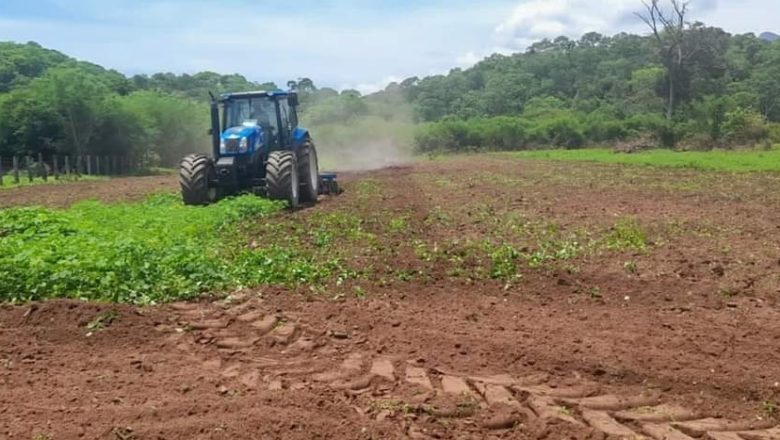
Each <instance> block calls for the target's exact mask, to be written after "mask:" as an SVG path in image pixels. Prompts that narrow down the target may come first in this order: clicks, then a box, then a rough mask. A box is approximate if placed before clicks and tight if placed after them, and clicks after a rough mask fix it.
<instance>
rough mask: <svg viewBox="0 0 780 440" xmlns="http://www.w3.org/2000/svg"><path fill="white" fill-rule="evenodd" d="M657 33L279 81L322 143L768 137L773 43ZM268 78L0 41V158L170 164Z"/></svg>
mask: <svg viewBox="0 0 780 440" xmlns="http://www.w3.org/2000/svg"><path fill="white" fill-rule="evenodd" d="M651 30H652V29H651ZM656 31H657V32H650V33H649V35H648V36H637V35H629V34H619V35H615V36H611V37H610V36H604V35H600V34H596V33H589V34H586V35H584V36H582V37H581V38H580V39H579V40H571V39H569V38H567V37H559V38H556V39H554V40H543V41H540V42H538V43H536V44H533V45H532V46H530V47H529V48H528V49H527V50H526V51H525V52H523V53H515V54H512V55H498V54H496V55H492V56H490V57H488V58H486V59H484V60H482V61H481V62H479V63H477V64H476V65H475V66H473V67H471V68H468V69H453V70H452V71H450V72H449V73H448V74H446V75H437V76H431V77H426V78H417V77H413V78H409V79H406V80H404V81H402V82H400V83H392V84H390V85H389V86H387V88H386V89H385V90H384V91H381V92H378V93H375V94H371V95H368V96H361V95H360V93H359V92H357V91H354V90H343V91H336V90H334V89H330V88H318V87H317V86H316V85H315V83H314V81H312V80H311V79H309V78H303V79H298V80H293V81H289V82H288V83H286V84H284V85H283V86H284V87H287V88H292V89H296V90H298V91H299V93H300V94H301V96H302V120H303V121H304V122H305V123H306V124H308V125H309V126H311V127H310V128H312V129H313V131H314V133H315V137H316V138H317V139H318V140H320V141H322V142H324V143H325V144H327V145H330V146H333V148H337V146H338V145H339V144H344V145H360V144H365V143H369V142H377V141H381V142H380V143H382V145H386V144H387V143H388V142H389V143H390V144H392V145H394V146H398V145H400V144H403V145H405V146H411V145H412V144H413V145H414V146H415V147H416V148H417V149H418V151H423V152H425V151H446V150H467V149H527V148H538V147H547V146H555V147H564V148H578V147H582V146H586V145H605V144H619V143H629V144H630V143H636V144H638V145H652V146H666V147H678V148H686V149H709V148H714V147H722V148H731V147H738V146H756V145H759V146H763V145H770V144H771V143H772V142H780V41H769V40H770V39H768V38H760V37H756V36H755V35H753V34H746V35H730V34H728V33H726V32H725V31H723V30H721V29H718V28H713V27H708V26H705V25H704V24H701V23H691V24H685V25H682V26H681V27H680V28H660V29H656ZM275 88H277V85H276V84H273V83H257V82H252V81H250V80H247V79H246V78H244V77H243V76H241V75H237V74H234V75H220V74H217V73H212V72H203V73H198V74H194V75H186V74H184V75H174V74H170V73H161V74H154V75H151V76H146V75H137V76H133V77H127V76H125V75H123V74H121V73H119V72H116V71H112V70H107V69H104V68H102V67H100V66H97V65H94V64H90V63H87V62H82V61H77V60H74V59H72V58H70V57H68V56H66V55H64V54H61V53H59V52H56V51H53V50H48V49H45V48H43V47H41V46H39V45H38V44H35V43H26V44H17V43H0V156H8V155H12V154H37V153H38V152H42V153H44V154H52V153H60V154H86V153H93V154H123V155H129V156H131V157H133V158H135V160H136V161H137V162H138V163H141V164H143V165H149V166H151V165H173V164H175V163H176V162H177V161H178V160H179V158H180V157H182V156H183V155H184V154H186V153H187V152H190V151H194V150H206V149H207V148H208V147H207V145H208V138H207V137H206V136H205V129H206V128H207V127H208V121H207V117H208V112H207V108H206V106H205V103H206V100H207V99H208V98H207V97H208V92H209V91H212V92H214V93H219V92H223V91H245V90H257V89H260V90H269V89H275Z"/></svg>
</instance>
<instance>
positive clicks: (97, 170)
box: [95, 155, 100, 176]
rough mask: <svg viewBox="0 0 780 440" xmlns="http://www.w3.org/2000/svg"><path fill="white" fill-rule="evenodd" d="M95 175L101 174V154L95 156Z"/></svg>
mask: <svg viewBox="0 0 780 440" xmlns="http://www.w3.org/2000/svg"><path fill="white" fill-rule="evenodd" d="M95 175H96V176H99V175H100V155H97V156H95Z"/></svg>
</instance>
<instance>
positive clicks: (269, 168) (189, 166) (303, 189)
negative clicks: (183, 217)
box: [179, 91, 339, 208]
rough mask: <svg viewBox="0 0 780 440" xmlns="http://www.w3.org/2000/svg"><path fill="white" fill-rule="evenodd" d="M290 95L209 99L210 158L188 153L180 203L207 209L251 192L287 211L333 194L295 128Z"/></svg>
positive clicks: (330, 180)
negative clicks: (229, 197)
mask: <svg viewBox="0 0 780 440" xmlns="http://www.w3.org/2000/svg"><path fill="white" fill-rule="evenodd" d="M297 109H298V95H297V94H296V93H295V92H282V91H275V92H242V93H227V94H223V95H221V96H219V97H215V96H213V95H212V96H211V129H210V130H209V132H210V134H211V136H212V150H213V152H212V156H211V157H209V156H208V155H205V154H191V155H189V156H187V157H185V158H184V159H183V160H182V162H181V166H180V168H179V182H180V184H181V193H182V197H183V199H184V203H185V204H187V205H206V204H209V203H213V202H216V201H217V200H219V199H220V198H222V197H224V196H226V195H231V194H236V193H238V192H242V191H247V190H251V191H253V192H255V193H258V194H261V195H264V196H266V197H269V198H271V199H274V200H284V201H287V203H288V204H289V206H290V207H291V208H296V207H298V206H299V204H301V203H316V202H317V197H318V195H319V194H333V193H338V192H339V189H338V184H337V183H336V181H335V175H333V174H323V175H320V173H319V164H318V162H317V150H316V148H315V146H314V142H313V141H312V137H311V135H310V134H309V132H308V130H306V129H305V128H301V127H299V126H298V112H297Z"/></svg>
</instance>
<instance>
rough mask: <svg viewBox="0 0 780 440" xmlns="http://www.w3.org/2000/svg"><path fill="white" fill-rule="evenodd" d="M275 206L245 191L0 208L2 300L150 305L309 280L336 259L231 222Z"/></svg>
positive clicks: (319, 275) (256, 217)
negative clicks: (207, 199)
mask: <svg viewBox="0 0 780 440" xmlns="http://www.w3.org/2000/svg"><path fill="white" fill-rule="evenodd" d="M282 208H283V206H282V205H281V204H279V203H277V202H272V201H268V200H264V199H260V198H257V197H253V196H243V197H236V198H231V199H226V200H223V201H221V202H220V203H217V204H214V205H211V206H207V207H188V206H184V205H183V204H182V203H181V202H180V201H179V198H178V197H177V196H175V195H172V194H161V195H154V196H151V197H149V198H148V199H147V200H145V201H143V202H140V203H123V204H102V203H99V202H94V201H87V202H81V203H78V204H76V205H74V206H72V207H71V208H68V209H65V210H53V209H47V208H39V207H35V208H13V209H6V210H2V211H0V301H10V302H21V301H29V300H39V299H46V298H55V297H56V298H79V299H90V300H102V301H115V302H129V303H136V304H150V303H157V302H163V301H169V300H174V299H182V298H190V297H193V296H196V295H198V294H201V293H204V292H213V291H218V290H221V289H229V288H234V287H240V286H245V285H257V284H262V283H268V282H273V283H283V284H295V283H299V282H312V281H317V280H319V279H321V278H323V277H325V276H326V275H327V274H329V273H330V271H331V270H336V269H337V268H336V267H334V265H335V266H337V265H338V262H335V261H331V262H327V263H323V264H318V263H316V262H314V261H312V260H311V259H310V258H308V257H307V256H306V255H305V254H304V253H303V251H299V250H296V249H285V248H280V247H276V246H267V247H263V246H258V247H250V246H246V243H245V238H243V237H244V235H243V234H241V233H239V229H238V223H239V222H240V221H242V220H245V221H249V219H252V220H254V221H258V220H259V221H263V220H262V219H263V218H264V217H266V216H268V215H270V214H272V213H274V212H277V211H279V210H281V209H282Z"/></svg>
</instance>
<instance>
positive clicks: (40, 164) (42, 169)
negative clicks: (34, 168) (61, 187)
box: [38, 153, 49, 182]
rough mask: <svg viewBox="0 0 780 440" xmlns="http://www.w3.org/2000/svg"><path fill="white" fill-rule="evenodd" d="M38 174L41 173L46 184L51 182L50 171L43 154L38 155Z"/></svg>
mask: <svg viewBox="0 0 780 440" xmlns="http://www.w3.org/2000/svg"><path fill="white" fill-rule="evenodd" d="M38 172H39V173H41V177H43V181H44V182H48V181H49V170H48V169H47V168H46V163H45V162H44V161H43V153H38Z"/></svg>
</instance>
